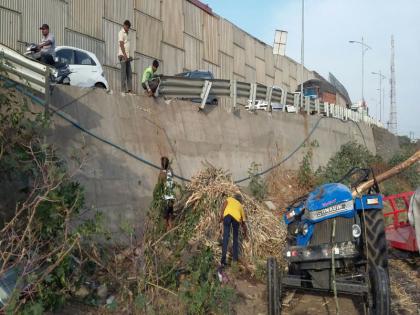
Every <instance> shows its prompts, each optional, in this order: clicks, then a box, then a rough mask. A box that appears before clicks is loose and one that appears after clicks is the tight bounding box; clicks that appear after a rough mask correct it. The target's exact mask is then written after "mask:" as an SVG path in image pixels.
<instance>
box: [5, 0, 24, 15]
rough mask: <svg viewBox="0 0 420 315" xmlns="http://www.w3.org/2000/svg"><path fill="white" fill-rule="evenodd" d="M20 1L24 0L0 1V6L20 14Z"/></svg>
mask: <svg viewBox="0 0 420 315" xmlns="http://www.w3.org/2000/svg"><path fill="white" fill-rule="evenodd" d="M22 1H24V0H0V6H1V7H5V8H8V9H11V10H15V11H18V12H21V10H22Z"/></svg>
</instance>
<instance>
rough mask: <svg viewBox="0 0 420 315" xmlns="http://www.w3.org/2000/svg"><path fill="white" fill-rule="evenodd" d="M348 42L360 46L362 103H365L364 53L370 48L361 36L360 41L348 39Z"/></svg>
mask: <svg viewBox="0 0 420 315" xmlns="http://www.w3.org/2000/svg"><path fill="white" fill-rule="evenodd" d="M349 43H351V44H360V45H361V47H362V105H365V53H366V52H367V51H368V50H369V49H372V48H371V47H370V46H368V45H367V44H366V43H365V40H364V38H363V37H362V41H361V42H359V41H356V40H350V41H349Z"/></svg>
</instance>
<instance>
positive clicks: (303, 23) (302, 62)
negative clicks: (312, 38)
mask: <svg viewBox="0 0 420 315" xmlns="http://www.w3.org/2000/svg"><path fill="white" fill-rule="evenodd" d="M304 56H305V0H302V38H301V47H300V79H301V82H300V108H303V81H304V79H303V64H304Z"/></svg>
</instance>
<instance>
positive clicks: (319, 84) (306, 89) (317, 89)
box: [296, 71, 352, 108]
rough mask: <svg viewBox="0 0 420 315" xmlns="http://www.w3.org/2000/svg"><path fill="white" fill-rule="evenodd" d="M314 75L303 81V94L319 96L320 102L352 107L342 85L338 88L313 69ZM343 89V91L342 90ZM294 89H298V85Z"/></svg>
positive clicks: (311, 96) (312, 96)
mask: <svg viewBox="0 0 420 315" xmlns="http://www.w3.org/2000/svg"><path fill="white" fill-rule="evenodd" d="M314 75H315V78H314V79H310V80H308V81H305V82H304V83H303V95H305V96H308V97H310V98H319V99H320V101H321V102H328V103H330V104H337V105H341V106H346V107H347V108H351V107H352V102H351V99H350V97H349V95H348V93H347V91H345V88H344V86H341V87H342V88H340V89H339V88H337V87H336V86H334V85H333V84H331V83H330V82H329V81H327V80H326V79H325V78H324V77H322V76H321V75H320V74H319V73H317V72H315V71H314ZM337 82H338V80H337ZM343 90H344V91H345V92H343ZM296 91H297V92H299V91H300V85H298V87H297V89H296Z"/></svg>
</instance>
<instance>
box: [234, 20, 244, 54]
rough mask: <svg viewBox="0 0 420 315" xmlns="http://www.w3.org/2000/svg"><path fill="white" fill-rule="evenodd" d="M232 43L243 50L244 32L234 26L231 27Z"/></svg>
mask: <svg viewBox="0 0 420 315" xmlns="http://www.w3.org/2000/svg"><path fill="white" fill-rule="evenodd" d="M233 43H234V44H236V45H238V46H239V47H242V48H245V32H244V31H243V30H241V29H240V28H238V27H236V26H235V25H234V26H233Z"/></svg>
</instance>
